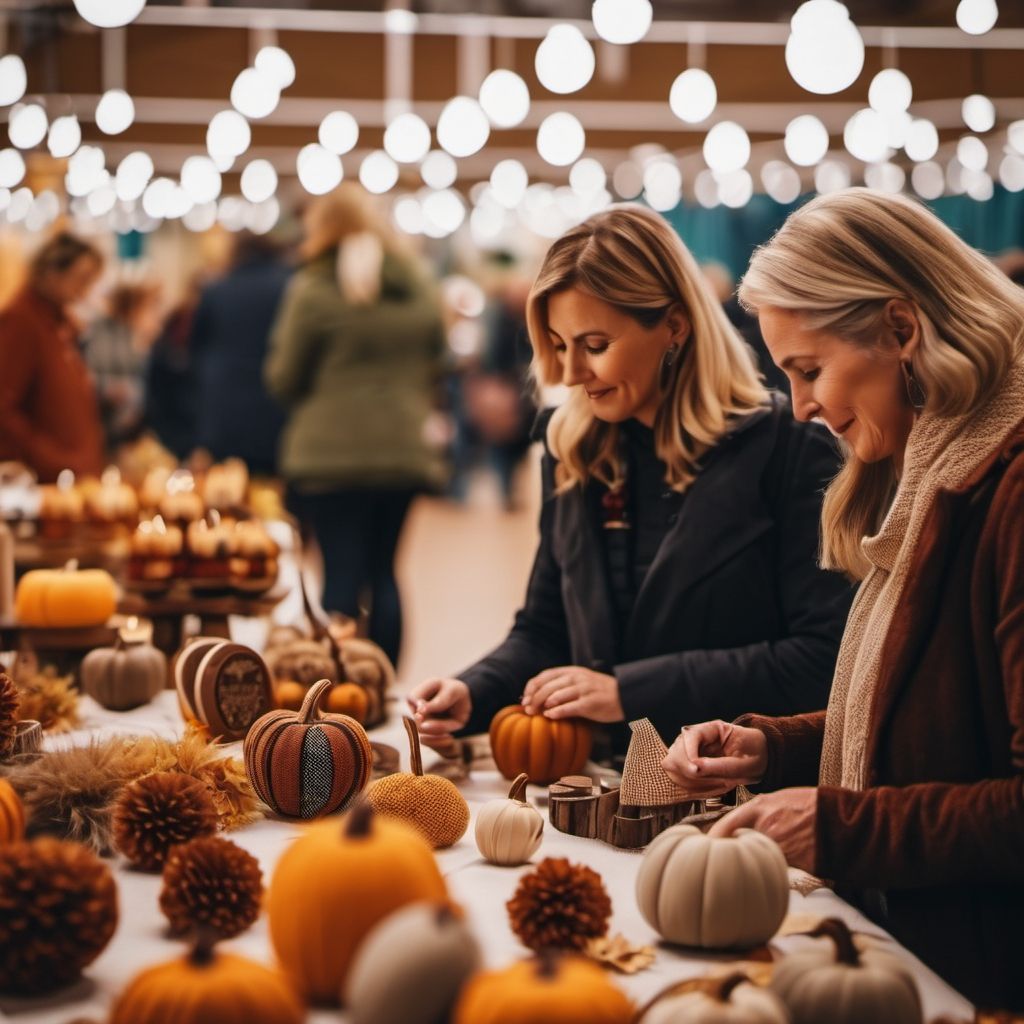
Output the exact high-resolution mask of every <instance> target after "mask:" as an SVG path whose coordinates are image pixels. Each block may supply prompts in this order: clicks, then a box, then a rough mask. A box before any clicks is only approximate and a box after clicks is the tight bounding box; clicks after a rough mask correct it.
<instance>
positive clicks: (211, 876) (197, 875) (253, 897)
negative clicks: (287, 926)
mask: <svg viewBox="0 0 1024 1024" xmlns="http://www.w3.org/2000/svg"><path fill="white" fill-rule="evenodd" d="M262 898H263V872H262V871H260V865H259V861H257V860H256V858H255V857H253V856H252V854H251V853H248V852H247V851H246V850H243V849H242V848H241V847H240V846H236V845H235V844H234V843H233V842H231V840H230V839H220V838H218V837H216V836H211V837H208V838H204V839H193V840H192V841H191V842H188V843H185V844H183V845H182V846H178V847H175V849H173V850H171V852H170V854H169V856H168V857H167V863H166V864H165V865H164V887H163V889H162V890H161V892H160V909H161V910H162V911H163V912H164V914H165V916H166V917H167V920H168V921H170V922H171V930H172V931H173V932H174V933H175V934H176V935H184V934H186V933H187V932H189V931H191V930H192V929H194V928H195V927H197V926H206V927H208V928H211V929H212V930H213V931H215V932H216V933H217V934H218V936H220V937H221V938H225V939H230V938H231V937H232V936H235V935H239V934H240V933H242V932H244V931H245V930H246V928H248V927H249V925H251V924H252V923H253V921H255V920H256V918H257V917H259V915H260V901H261V900H262Z"/></svg>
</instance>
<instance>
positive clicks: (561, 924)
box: [506, 857, 612, 952]
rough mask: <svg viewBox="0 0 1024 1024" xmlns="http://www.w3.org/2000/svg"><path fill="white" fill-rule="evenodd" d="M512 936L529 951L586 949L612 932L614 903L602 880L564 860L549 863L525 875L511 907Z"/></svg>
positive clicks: (541, 864)
mask: <svg viewBox="0 0 1024 1024" xmlns="http://www.w3.org/2000/svg"><path fill="white" fill-rule="evenodd" d="M506 906H507V907H508V912H509V917H510V918H511V922H512V930H513V931H514V932H515V933H516V935H518V936H519V939H520V941H521V942H522V943H523V945H524V946H527V947H528V948H529V949H532V950H535V951H537V952H540V951H541V950H545V949H583V948H584V947H585V946H586V944H587V942H588V940H590V939H594V938H600V937H601V936H602V935H604V934H606V933H607V931H608V919H609V918H610V917H611V914H612V901H611V900H610V899H609V898H608V893H607V892H606V891H605V888H604V883H603V882H602V881H601V876H600V875H599V874H598V873H597V872H596V871H592V870H591V869H590V868H588V867H586V865H583V864H570V863H569V862H568V861H567V860H566V859H565V858H564V857H547V858H546V859H544V860H542V861H541V862H540V864H538V865H537V869H536V870H535V871H532V872H530V874H528V875H524V876H523V877H522V878H521V879H520V881H519V888H518V889H516V891H515V895H514V896H513V897H512V899H510V900H509V901H508V903H507V904H506Z"/></svg>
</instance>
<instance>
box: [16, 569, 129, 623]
mask: <svg viewBox="0 0 1024 1024" xmlns="http://www.w3.org/2000/svg"><path fill="white" fill-rule="evenodd" d="M115 611H117V587H116V586H115V585H114V579H113V577H112V576H111V575H110V573H109V572H105V571H104V570H103V569H78V568H77V564H76V563H75V562H69V563H68V564H67V565H66V566H65V567H64V568H63V569H34V570H32V571H31V572H27V573H25V575H24V576H22V578H21V579H20V580H19V581H18V588H17V591H16V593H15V596H14V617H15V618H16V619H17V621H18V622H19V623H20V624H21V625H22V626H41V627H47V626H52V627H56V628H67V629H74V628H83V627H86V626H102V625H103V624H104V623H105V622H106V621H107V619H109V618H110V616H111V615H113V614H114V612H115Z"/></svg>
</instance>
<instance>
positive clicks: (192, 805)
mask: <svg viewBox="0 0 1024 1024" xmlns="http://www.w3.org/2000/svg"><path fill="white" fill-rule="evenodd" d="M113 817H114V846H115V847H116V848H117V849H118V850H120V851H121V853H123V854H124V855H125V856H126V857H127V858H128V860H130V861H131V863H132V865H133V866H134V867H137V868H141V869H142V870H143V871H159V870H160V869H161V868H162V867H163V865H164V861H165V860H167V855H168V854H169V853H170V851H171V847H173V846H177V845H179V844H180V843H187V842H188V841H189V840H190V839H195V838H197V837H198V836H209V835H213V833H214V832H216V831H217V812H216V811H215V810H214V808H213V802H212V801H211V800H210V796H209V793H208V792H207V790H206V787H205V786H204V785H203V784H202V783H201V782H199V781H197V780H196V779H193V778H192V777H191V776H188V775H182V774H181V773H180V772H156V773H155V774H153V775H147V776H145V777H144V778H141V779H137V780H136V781H135V782H132V783H131V784H130V785H128V786H125V788H124V789H123V790H122V791H121V795H120V796H119V797H118V798H117V801H116V802H115V804H114V815H113Z"/></svg>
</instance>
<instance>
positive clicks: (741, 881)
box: [636, 825, 789, 949]
mask: <svg viewBox="0 0 1024 1024" xmlns="http://www.w3.org/2000/svg"><path fill="white" fill-rule="evenodd" d="M636 895H637V902H638V904H639V906H640V913H641V914H642V915H643V918H644V920H645V921H646V922H647V923H648V924H649V925H650V926H651V927H652V928H653V929H654V930H655V931H656V932H658V934H659V935H661V936H662V938H664V939H666V940H667V941H669V942H675V943H678V944H679V945H682V946H695V947H699V948H702V949H742V948H748V947H751V946H758V945H760V944H761V943H763V942H767V941H768V939H770V938H771V937H772V936H773V935H774V934H775V932H776V931H777V930H778V927H779V925H780V924H782V920H783V918H784V917H785V916H786V910H787V909H788V907H789V882H788V876H787V871H786V858H785V856H784V855H783V853H782V850H780V849H779V847H778V844H777V843H775V841H774V840H772V839H769V838H768V836H766V835H763V834H762V833H760V832H755V831H753V830H750V829H741V830H740V831H739V832H738V833H737V834H736V835H735V836H729V837H726V838H719V837H711V836H708V835H705V834H704V833H703V832H701V831H700V830H699V829H697V828H695V827H694V826H693V825H675V826H674V827H672V828H670V829H668V830H667V831H666V832H662V834H661V835H660V836H658V837H657V839H655V840H654V842H653V843H651V845H650V846H649V847H648V848H647V850H646V852H645V853H644V858H643V861H642V862H641V864H640V870H639V872H638V873H637V879H636Z"/></svg>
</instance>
